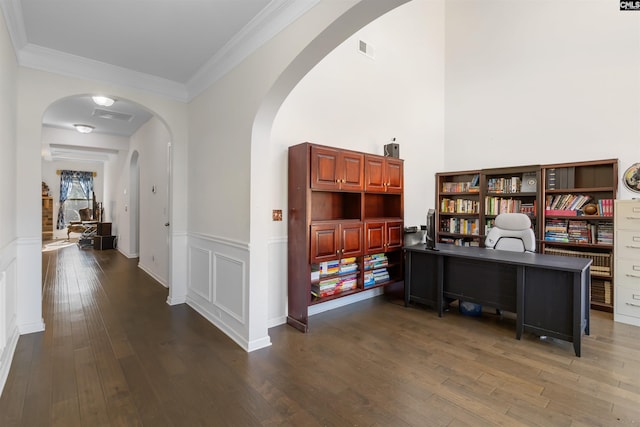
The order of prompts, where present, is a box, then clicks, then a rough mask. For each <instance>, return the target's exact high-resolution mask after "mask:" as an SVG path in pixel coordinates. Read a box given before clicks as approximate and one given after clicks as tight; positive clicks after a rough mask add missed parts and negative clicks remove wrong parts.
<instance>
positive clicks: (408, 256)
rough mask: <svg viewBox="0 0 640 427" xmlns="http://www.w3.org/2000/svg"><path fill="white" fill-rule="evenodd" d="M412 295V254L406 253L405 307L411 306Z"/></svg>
mask: <svg viewBox="0 0 640 427" xmlns="http://www.w3.org/2000/svg"><path fill="white" fill-rule="evenodd" d="M410 295H411V252H407V251H404V306H405V307H408V306H409V299H410V298H411V297H410Z"/></svg>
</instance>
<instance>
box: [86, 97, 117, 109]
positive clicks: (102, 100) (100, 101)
mask: <svg viewBox="0 0 640 427" xmlns="http://www.w3.org/2000/svg"><path fill="white" fill-rule="evenodd" d="M91 99H93V102H95V103H96V104H97V105H100V106H101V107H111V106H112V105H113V103H114V102H116V100H115V99H113V98H109V97H106V96H92V97H91Z"/></svg>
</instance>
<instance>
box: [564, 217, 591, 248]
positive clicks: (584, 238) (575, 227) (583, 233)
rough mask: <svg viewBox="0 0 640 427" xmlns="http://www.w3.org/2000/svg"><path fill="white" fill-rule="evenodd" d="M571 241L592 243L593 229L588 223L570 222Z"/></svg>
mask: <svg viewBox="0 0 640 427" xmlns="http://www.w3.org/2000/svg"><path fill="white" fill-rule="evenodd" d="M568 234H569V241H570V242H575V243H590V242H591V236H590V234H591V229H590V228H589V223H588V222H587V221H569V227H568Z"/></svg>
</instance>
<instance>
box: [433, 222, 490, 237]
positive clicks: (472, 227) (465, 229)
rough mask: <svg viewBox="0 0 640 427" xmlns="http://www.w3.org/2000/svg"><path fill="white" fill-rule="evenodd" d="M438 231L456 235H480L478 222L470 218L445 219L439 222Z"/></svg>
mask: <svg viewBox="0 0 640 427" xmlns="http://www.w3.org/2000/svg"><path fill="white" fill-rule="evenodd" d="M440 231H442V232H444V233H457V234H472V235H478V234H480V220H479V219H477V218H476V219H470V218H445V219H441V220H440Z"/></svg>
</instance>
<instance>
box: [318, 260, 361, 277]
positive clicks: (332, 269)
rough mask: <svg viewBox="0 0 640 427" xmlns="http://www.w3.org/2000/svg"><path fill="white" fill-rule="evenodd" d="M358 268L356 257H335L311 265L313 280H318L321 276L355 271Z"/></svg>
mask: <svg viewBox="0 0 640 427" xmlns="http://www.w3.org/2000/svg"><path fill="white" fill-rule="evenodd" d="M357 270H358V264H357V259H356V257H348V258H342V259H334V260H331V261H324V262H321V263H319V264H312V265H311V280H318V279H320V278H321V277H326V276H331V275H334V274H347V273H353V272H356V271H357Z"/></svg>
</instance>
